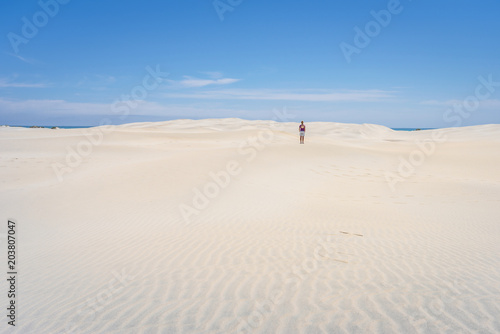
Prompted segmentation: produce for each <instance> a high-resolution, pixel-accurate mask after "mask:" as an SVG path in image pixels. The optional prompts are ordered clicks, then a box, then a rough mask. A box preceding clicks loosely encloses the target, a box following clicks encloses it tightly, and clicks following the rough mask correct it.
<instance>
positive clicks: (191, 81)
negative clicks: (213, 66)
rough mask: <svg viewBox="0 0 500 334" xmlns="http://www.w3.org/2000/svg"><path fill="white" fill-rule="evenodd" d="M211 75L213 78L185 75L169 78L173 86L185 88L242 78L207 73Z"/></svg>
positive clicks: (224, 83)
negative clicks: (181, 77) (174, 78)
mask: <svg viewBox="0 0 500 334" xmlns="http://www.w3.org/2000/svg"><path fill="white" fill-rule="evenodd" d="M207 74H209V76H211V77H212V78H211V79H201V78H195V77H190V76H187V75H185V76H184V79H182V80H178V81H176V80H169V82H170V84H171V85H172V86H173V87H181V88H182V87H184V88H196V87H205V86H210V85H218V86H220V85H229V84H232V83H235V82H238V81H240V80H241V79H233V78H222V77H221V74H220V73H218V72H209V73H207Z"/></svg>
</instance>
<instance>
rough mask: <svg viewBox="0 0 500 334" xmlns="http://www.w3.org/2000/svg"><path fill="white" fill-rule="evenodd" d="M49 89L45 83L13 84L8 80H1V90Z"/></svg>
mask: <svg viewBox="0 0 500 334" xmlns="http://www.w3.org/2000/svg"><path fill="white" fill-rule="evenodd" d="M45 87H49V85H47V84H43V83H26V82H13V81H12V80H9V79H6V78H0V88H45Z"/></svg>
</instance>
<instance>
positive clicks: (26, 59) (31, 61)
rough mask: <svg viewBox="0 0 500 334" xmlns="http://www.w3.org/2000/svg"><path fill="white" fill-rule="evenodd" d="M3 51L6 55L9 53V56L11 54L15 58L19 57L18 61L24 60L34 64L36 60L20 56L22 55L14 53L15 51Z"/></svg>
mask: <svg viewBox="0 0 500 334" xmlns="http://www.w3.org/2000/svg"><path fill="white" fill-rule="evenodd" d="M4 53H5V54H7V55H9V56H12V57H15V58H17V59H19V60H20V61H23V62H25V63H28V64H31V65H33V64H35V63H36V62H37V61H36V60H34V59H30V58H25V57H22V56H20V55H17V54H15V53H10V52H4Z"/></svg>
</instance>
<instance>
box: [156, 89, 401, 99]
mask: <svg viewBox="0 0 500 334" xmlns="http://www.w3.org/2000/svg"><path fill="white" fill-rule="evenodd" d="M394 93H395V92H393V91H384V90H375V89H373V90H342V91H331V90H324V89H323V90H301V91H298V90H272V89H226V90H212V91H204V92H195V93H179V92H173V93H165V94H162V96H163V97H165V98H185V99H211V100H282V101H309V102H337V101H352V102H370V101H382V100H387V99H392V98H394Z"/></svg>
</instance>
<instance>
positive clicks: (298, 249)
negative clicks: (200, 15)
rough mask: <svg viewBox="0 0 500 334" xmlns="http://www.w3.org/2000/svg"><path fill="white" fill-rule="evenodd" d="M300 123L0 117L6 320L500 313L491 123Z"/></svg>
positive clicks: (460, 320) (443, 319) (485, 323)
mask: <svg viewBox="0 0 500 334" xmlns="http://www.w3.org/2000/svg"><path fill="white" fill-rule="evenodd" d="M306 126H307V132H306V138H305V145H299V138H298V123H275V122H269V121H245V120H240V119H222V120H221V119H208V120H196V121H192V120H177V121H169V122H160V123H135V124H128V125H123V126H116V127H110V128H107V129H104V128H94V129H92V130H89V129H86V130H82V129H73V130H64V129H60V130H50V129H23V128H0V185H1V186H0V213H1V225H0V232H1V233H2V238H1V239H0V240H1V243H2V246H1V249H0V256H1V259H2V263H6V261H7V260H6V257H7V254H6V238H5V233H6V231H7V219H8V218H13V219H15V220H16V222H17V238H18V239H17V246H18V261H19V262H18V265H19V267H18V271H19V275H18V277H19V279H18V287H17V289H18V298H17V307H18V308H17V310H18V314H17V319H16V324H17V326H16V331H15V332H16V333H237V332H242V333H247V332H252V333H284V334H289V333H498V332H500V242H499V239H500V172H499V166H500V125H485V126H474V127H466V128H450V129H442V130H432V131H420V132H397V131H392V130H390V129H388V128H385V127H382V126H377V125H367V124H364V125H355V124H339V123H319V122H318V123H306ZM84 131H87V132H89V133H91V134H92V136H93V137H91V138H93V141H94V143H93V144H91V142H90V141H89V140H90V139H88V137H86V136H85V135H83V132H84ZM259 136H260V137H259ZM444 136H445V137H444ZM252 137H256V138H257V139H254V140H253V142H254V144H255V145H258V148H259V149H258V150H257V149H256V148H251V146H249V145H250V144H249V141H250V142H252V139H251V138H252ZM259 138H260V139H259ZM432 138H434V141H432ZM424 140H427V142H426V144H425V146H422V147H423V148H420V147H421V146H419V144H418V142H421V141H424ZM78 149H79V150H80V151H81V153H82V156H81V157H78V153H74V152H77V151H78ZM85 150H86V151H85ZM424 151H425V152H424ZM68 152H73V153H71V154H69V153H68ZM80 158H81V161H79V160H78V159H80ZM401 159H404V160H405V161H407V162H406V163H404V162H401V161H402V160H401ZM411 161H413V162H411ZM68 163H69V164H68ZM64 168H66V169H64ZM227 170H229V171H230V172H232V173H233V175H231V174H226V173H228V172H227ZM56 171H57V172H56ZM210 173H219V175H222V174H224V175H226V176H227V177H226V178H224V177H222V176H219V177H221V179H220V180H219V182H221V184H222V185H223V186H224V188H221V187H220V186H217V185H216V184H215V183H211V182H212V177H211V176H210ZM58 174H59V179H58ZM226 179H227V180H226ZM226 181H227V182H226ZM225 183H227V185H226V184H225ZM205 188H206V189H205ZM196 189H197V190H198V191H200V192H204V191H205V190H207V191H208V194H209V195H213V198H208V199H206V201H203V198H201V197H200V196H197V197H196V196H195V194H196ZM193 200H195V201H196V203H195V204H196V205H198V209H196V207H194V205H193ZM182 210H184V213H185V214H184V217H183V214H182ZM189 210H191V211H189ZM3 268H6V265H3ZM4 271H5V272H6V269H5V270H4ZM4 274H5V273H4ZM7 290H8V288H7V282H6V281H5V280H2V284H1V285H0V295H1V296H2V298H0V301H1V302H0V306H1V307H2V309H4V311H3V312H4V313H5V314H6V311H5V307H7V303H8V299H7V297H6V292H7ZM7 320H8V319H7V318H6V317H5V315H4V316H3V320H2V323H1V324H0V331H1V332H2V333H4V332H5V333H8V332H13V331H11V329H10V328H9V327H10V326H7V324H6V322H7Z"/></svg>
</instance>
